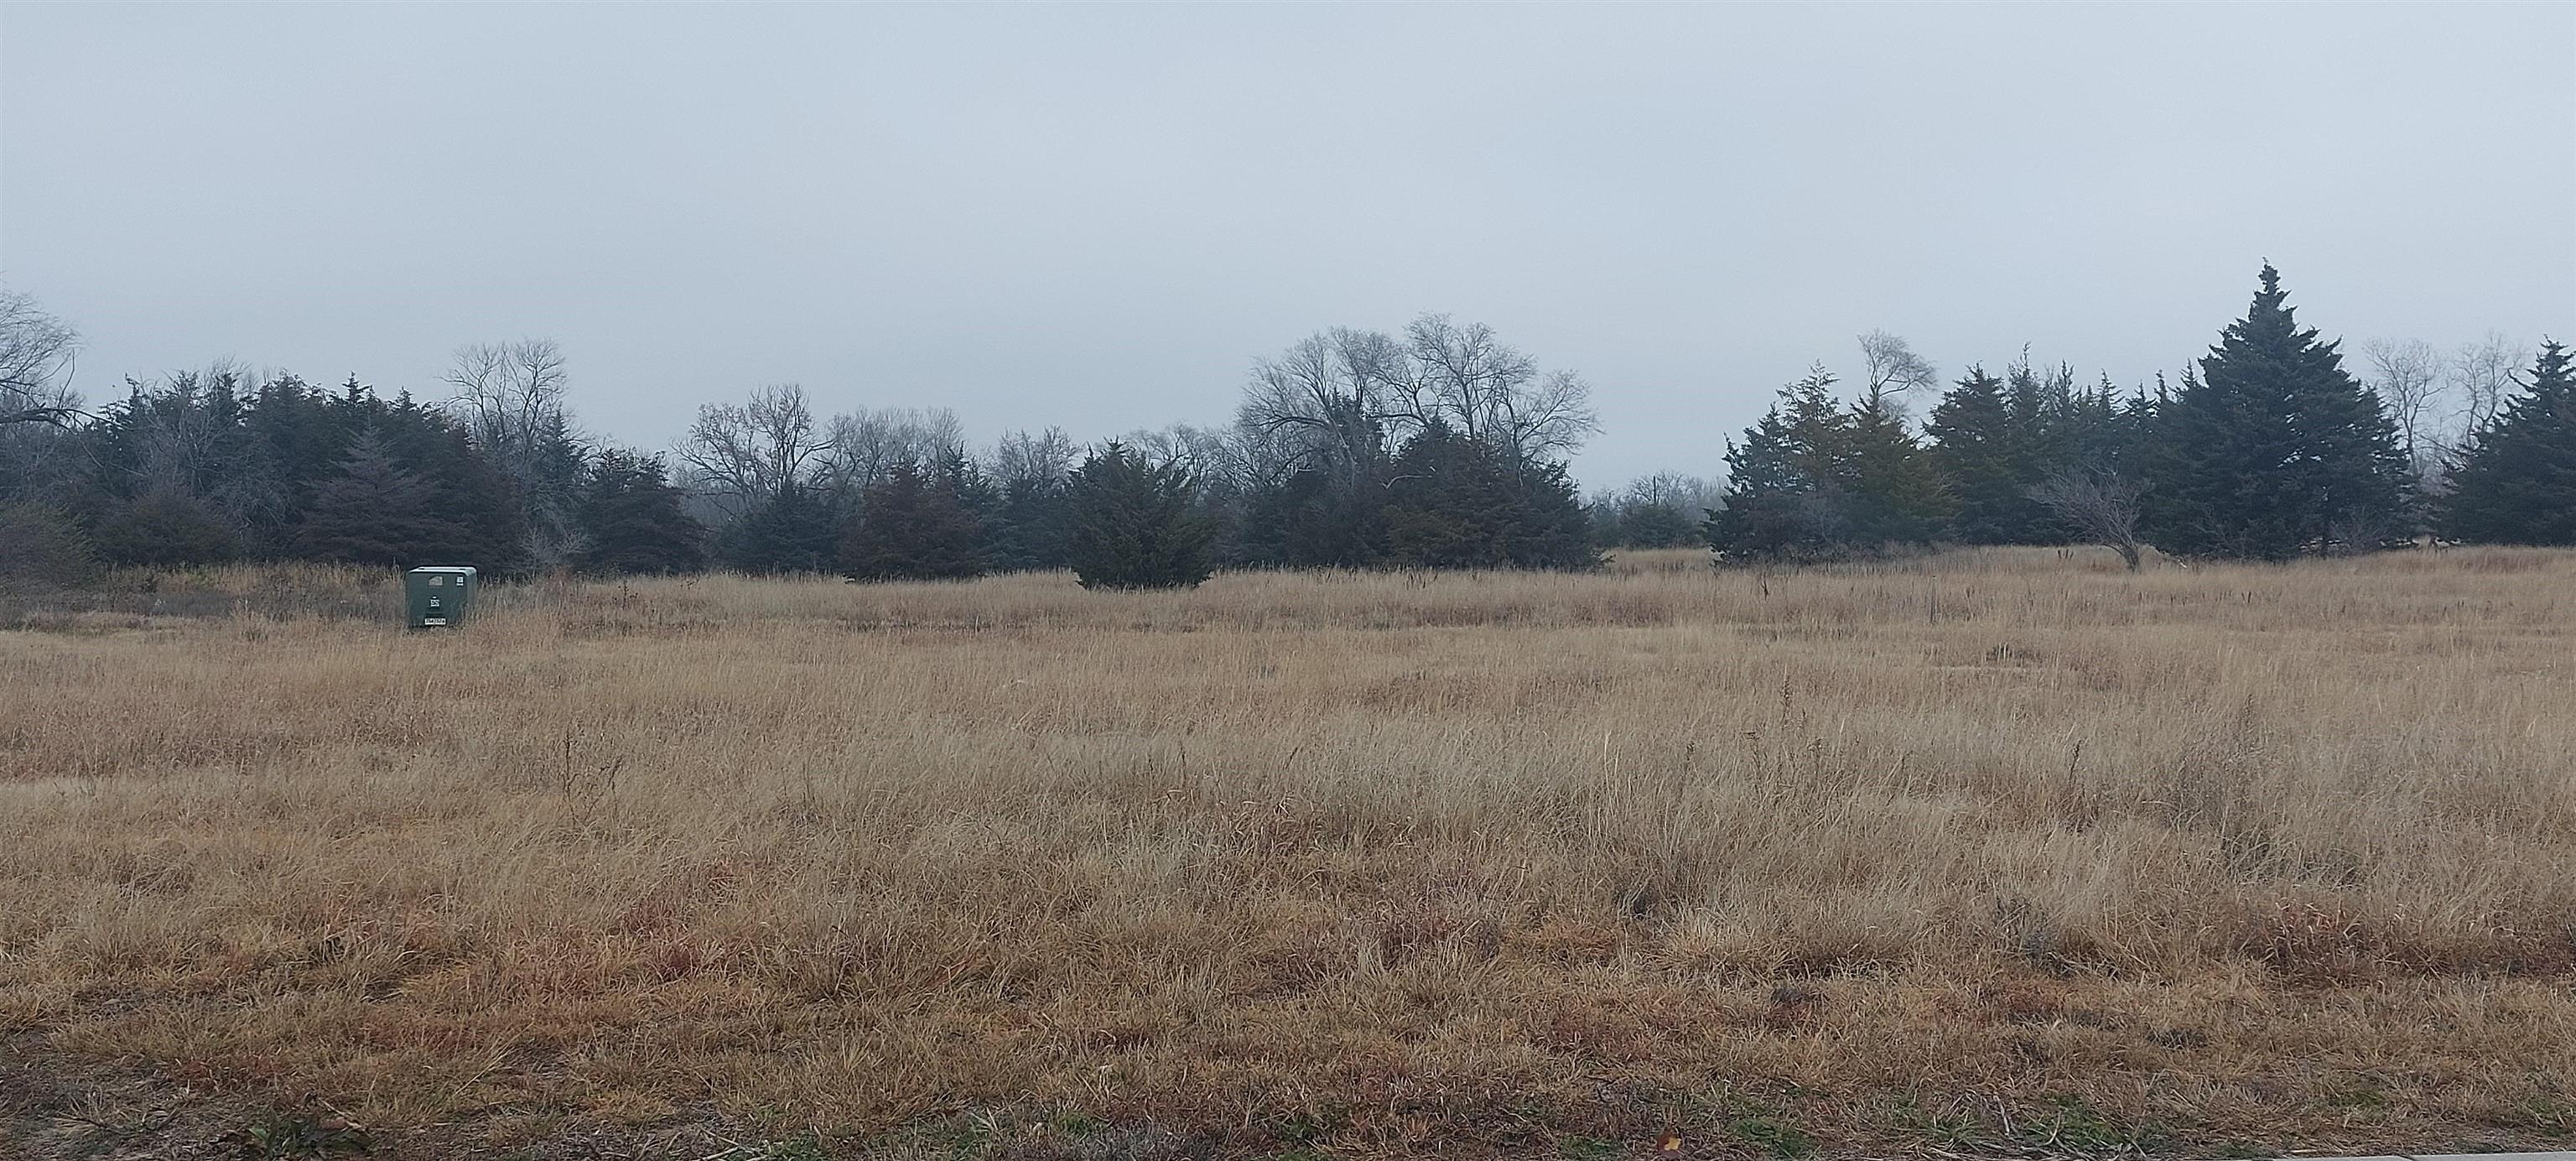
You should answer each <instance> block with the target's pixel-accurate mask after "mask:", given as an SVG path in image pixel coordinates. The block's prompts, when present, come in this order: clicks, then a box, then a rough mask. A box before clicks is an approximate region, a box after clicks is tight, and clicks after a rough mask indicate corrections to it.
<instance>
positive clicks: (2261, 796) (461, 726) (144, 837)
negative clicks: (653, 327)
mask: <svg viewBox="0 0 2576 1161" xmlns="http://www.w3.org/2000/svg"><path fill="white" fill-rule="evenodd" d="M287 581H295V582H296V583H301V584H304V585H305V586H306V587H307V588H315V589H318V588H324V587H330V586H329V585H324V584H318V583H317V582H315V581H313V579H312V578H311V577H309V576H308V577H304V578H302V579H301V580H300V581H297V579H296V578H292V577H283V576H282V574H280V573H278V572H277V571H276V570H259V569H244V570H236V571H233V572H228V573H222V574H216V575H211V576H200V577H196V578H170V579H169V580H167V581H166V582H164V583H163V584H162V585H159V586H156V589H157V590H158V593H159V594H160V595H168V594H171V593H173V592H177V593H180V594H183V595H184V594H188V593H193V594H196V595H195V596H194V597H190V598H188V600H189V602H192V603H188V607H189V608H191V609H195V608H201V607H206V606H214V607H221V606H222V605H223V602H222V601H221V600H217V599H211V598H208V597H207V594H214V595H215V596H216V597H221V596H224V595H227V594H230V595H233V596H237V597H239V599H238V600H236V601H234V602H233V606H232V607H233V609H234V611H233V612H231V613H229V614H224V615H212V616H171V615H166V614H156V613H154V612H153V610H152V608H151V607H150V605H149V604H148V603H142V604H135V605H133V606H132V607H119V608H93V609H92V610H91V611H87V612H77V613H70V612H67V613H61V614H40V613H28V614H26V615H25V616H24V617H23V618H22V623H24V624H27V625H30V626H33V627H32V628H29V629H27V630H24V631H18V632H10V633H5V634H0V694H5V696H0V881H5V882H6V883H7V884H8V888H7V891H6V894H5V899H0V1031H6V1032H8V1033H9V1034H11V1035H12V1036H13V1038H14V1039H13V1041H12V1042H13V1043H15V1044H19V1045H29V1046H33V1050H35V1051H41V1052H44V1053H49V1054H58V1055H59V1056H60V1057H61V1058H62V1059H64V1060H78V1061H82V1062H86V1063H91V1064H95V1063H99V1062H123V1063H126V1064H130V1065H132V1066H133V1067H135V1068H137V1069H138V1070H141V1069H149V1070H153V1071H155V1072H157V1073H159V1074H161V1075H165V1076H169V1077H173V1078H176V1079H180V1080H184V1081H187V1082H190V1083H193V1084H198V1085H204V1086H211V1087H214V1088H218V1089H226V1090H233V1091H240V1092H249V1093H260V1094H273V1095H276V1096H277V1097H279V1098H280V1099H287V1098H288V1097H291V1096H299V1095H302V1094H317V1093H318V1094H327V1095H328V1097H329V1099H330V1100H332V1101H333V1102H335V1107H339V1108H344V1109H347V1110H349V1112H350V1113H351V1114H353V1115H356V1116H359V1117H360V1118H362V1119H363V1120H365V1121H366V1123H368V1124H369V1125H371V1126H374V1127H375V1128H376V1131H377V1133H378V1134H379V1137H380V1139H384V1138H386V1135H387V1134H389V1133H393V1134H398V1133H399V1132H400V1131H401V1130H402V1129H404V1128H405V1127H422V1126H451V1127H452V1126H455V1125H458V1124H467V1125H472V1126H476V1131H477V1132H479V1133H482V1134H484V1135H485V1136H487V1137H488V1138H489V1140H490V1141H491V1142H492V1143H494V1144H495V1146H496V1147H497V1146H501V1145H508V1144H513V1143H524V1142H526V1141H529V1140H537V1139H541V1138H543V1137H544V1135H545V1134H546V1133H548V1132H550V1131H554V1129H555V1127H557V1126H560V1125H561V1124H564V1123H569V1122H571V1121H578V1122H581V1123H632V1124H643V1123H654V1122H657V1121H668V1120H670V1119H672V1118H683V1117H689V1116H701V1115H721V1116H724V1117H729V1118H734V1119H736V1120H739V1121H741V1122H743V1123H756V1124H761V1125H767V1126H770V1127H772V1128H774V1129H776V1130H777V1131H779V1132H780V1133H787V1132H791V1131H797V1130H815V1131H819V1132H820V1133H822V1134H824V1139H828V1140H839V1141H851V1140H860V1139H868V1138H871V1137H874V1138H877V1139H893V1138H886V1137H884V1136H883V1135H885V1134H895V1135H896V1137H897V1138H900V1137H901V1136H902V1135H903V1134H915V1135H918V1134H920V1133H922V1132H925V1131H926V1130H925V1129H924V1128H923V1127H924V1126H940V1125H950V1126H953V1125H958V1124H967V1125H982V1126H984V1127H983V1128H982V1129H978V1130H976V1132H978V1133H982V1134H983V1135H982V1136H974V1135H973V1134H969V1136H970V1137H973V1140H975V1141H984V1142H986V1143H987V1144H990V1141H989V1140H988V1138H990V1137H991V1136H992V1134H991V1132H990V1130H991V1129H992V1127H993V1126H995V1125H999V1124H1003V1123H1005V1122H1006V1121H1008V1123H1019V1124H1036V1125H1042V1126H1047V1127H1046V1128H1045V1129H1044V1131H1045V1132H1047V1133H1053V1134H1055V1135H1057V1136H1064V1135H1066V1134H1067V1133H1068V1130H1066V1129H1065V1128H1064V1125H1066V1124H1069V1123H1071V1124H1078V1125H1082V1126H1095V1127H1106V1128H1104V1129H1103V1131H1108V1130H1109V1129H1116V1130H1117V1131H1121V1132H1133V1131H1141V1130H1142V1129H1145V1128H1151V1129H1152V1130H1153V1131H1154V1132H1157V1133H1162V1134H1167V1135H1169V1136H1170V1137H1171V1138H1174V1139H1189V1140H1200V1141H1217V1142H1222V1143H1225V1144H1227V1145H1228V1146H1230V1147H1237V1148H1242V1149H1254V1150H1262V1149H1266V1150H1272V1151H1284V1150H1289V1149H1295V1148H1305V1149H1313V1150H1317V1151H1321V1152H1325V1153H1330V1154H1334V1155H1353V1156H1367V1155H1376V1156H1394V1155H1419V1154H1427V1153H1441V1152H1447V1153H1456V1154H1461V1155H1465V1154H1473V1153H1479V1152H1489V1151H1491V1150H1494V1149H1497V1148H1508V1149H1521V1148H1527V1149H1540V1150H1545V1149H1557V1148H1566V1149H1572V1148H1577V1147H1589V1146H1583V1145H1582V1144H1581V1143H1583V1142H1598V1143H1607V1144H1606V1145H1605V1147H1613V1148H1628V1147H1633V1146H1638V1145H1640V1144H1643V1145H1652V1144H1654V1143H1655V1142H1656V1141H1658V1140H1660V1139H1661V1137H1662V1136H1663V1135H1664V1134H1666V1133H1668V1132H1670V1133H1678V1134H1683V1135H1685V1136H1687V1138H1688V1140H1689V1141H1690V1142H1691V1143H1692V1147H1694V1148H1696V1147H1700V1146H1702V1145H1706V1144H1708V1143H1710V1142H1718V1143H1721V1144H1722V1145H1723V1147H1724V1148H1726V1149H1731V1150H1736V1151H1749V1152H1756V1153H1759V1152H1765V1151H1769V1152H1786V1153H1795V1152H1802V1151H1805V1150H1807V1149H1809V1148H1869V1149H1880V1150H1894V1151H1903V1150H1906V1149H1910V1148H1925V1149H1936V1148H1937V1149H1951V1150H1959V1149H1973V1148H1989V1147H2012V1148H2037V1149H2056V1150H2060V1151H2071V1152H2106V1151H2119V1150H2122V1149H2132V1148H2165V1147H2177V1148H2195V1149H2215V1148H2220V1147H2223V1146H2226V1145H2228V1144H2229V1143H2244V1144H2249V1145H2260V1146H2262V1147H2288V1146H2290V1145H2310V1146H2325V1147H2341V1148H2347V1149H2351V1150H2353V1151H2370V1150H2375V1149H2381V1148H2390V1147H2397V1146H2406V1147H2409V1148H2424V1147H2430V1144H2460V1143H2498V1144H2503V1143H2532V1144H2540V1143H2547V1142H2549V1141H2552V1140H2554V1139H2559V1138H2561V1137H2562V1136H2563V1135H2564V1134H2567V1133H2569V1132H2570V1131H2571V1129H2576V1112H2571V1105H2570V1083H2571V1081H2570V1078H2571V1077H2576V992H2571V983H2576V857H2571V855H2570V852H2571V851H2576V712H2571V711H2576V554H2552V553H2544V552H2511V551H2474V552H2472V551H2455V552H2449V553H2441V554H2407V555H2399V556H2388V557H2381V558H2371V559H2363V560H2357V561H2322V562H2314V563H2309V564H2302V565H2297V566H2289V567H2272V568H2253V567H2244V568H2229V567H2218V568H2199V569H2183V568H2180V567H2172V566H2168V567H2164V568H2161V569H2156V570H2152V571H2150V572H2148V573H2146V574H2143V575H2137V576H2131V575H2127V574H2124V573H2121V572H2119V571H2118V570H2117V567H2116V564H2115V563H2114V562H2111V561H2109V560H2108V559H2107V558H2098V559H2097V558H2096V557H2095V556H2094V555H2093V554H2091V553H2088V552H2069V553H2057V552H2049V551H2040V552H2030V551H2021V552H1987V553H1961V554H1955V555H1951V556H1945V557H1941V558H1937V559H1933V560H1929V561H1918V562H1910V563H1906V564H1900V565H1883V566H1875V567H1868V568H1850V569H1833V570H1808V571H1803V572H1779V573H1754V572H1743V573H1717V572H1713V571H1711V570H1708V569H1707V568H1705V566H1704V565H1703V564H1701V563H1700V558H1699V557H1697V556H1696V555H1694V554H1669V555H1652V554H1649V555H1646V556H1643V557H1638V558H1632V559H1630V560H1629V561H1626V562H1622V563H1620V564H1617V565H1615V566H1614V567H1613V568H1612V569H1610V570H1608V571H1606V572H1604V573H1601V574H1595V575H1583V576H1539V575H1497V574H1487V575H1458V576H1421V575H1404V574H1370V575H1308V574H1275V575H1230V576H1224V577H1220V578H1218V579H1217V580H1216V581H1214V582H1212V583H1210V584H1209V585H1208V586H1206V587H1205V588H1203V589H1201V590H1199V591H1196V592H1191V593H1181V594H1163V595H1139V594H1122V595H1109V594H1095V593H1086V592H1083V591H1081V590H1080V589H1078V588H1077V587H1075V586H1074V584H1073V583H1072V581H1071V580H1070V578H1068V577H1063V576H1054V575H1045V576H1016V577H1004V578H994V579H989V580H985V581H980V582H974V583H969V584H958V585H886V586H869V587H860V586H851V585H845V584H840V583H837V582H831V581H819V580H817V581H776V580H750V579H741V578H704V579H699V580H668V581H651V582H634V583H628V584H581V583H560V582H559V583H553V584H531V585H523V586H517V587H513V588H508V589H498V590H495V591H494V592H493V593H492V594H491V601H490V608H489V610H488V612H487V614H486V615H485V616H484V617H483V618H482V619H480V620H478V621H477V622H476V623H474V624H473V625H472V626H471V627H470V628H469V629H467V630H466V631H463V632H459V633H452V634H422V635H407V634H404V633H402V632H400V631H399V630H398V628H396V624H397V622H396V620H395V618H394V616H393V615H392V609H391V598H390V596H389V595H387V596H386V597H385V601H384V603H386V604H387V606H388V608H387V616H386V617H385V618H384V619H383V620H381V621H371V620H363V619H351V618H348V617H346V616H337V615H302V614H298V613H296V612H294V611H293V610H291V609H280V610H274V611H275V612H277V613H279V614H280V615H268V614H266V613H262V612H260V611H257V609H258V607H259V606H258V601H257V597H256V594H257V593H258V592H260V591H261V590H263V589H264V588H266V587H268V586H269V585H271V584H275V583H285V582H287ZM332 583H334V584H342V583H345V584H346V585H347V586H350V587H351V591H350V593H346V594H340V595H337V596H333V597H331V598H330V599H329V602H327V607H328V608H329V609H330V610H331V611H333V612H335V613H345V611H346V610H347V609H348V608H350V607H359V608H363V607H365V606H366V605H367V601H368V599H369V598H367V597H365V596H364V595H363V593H364V592H365V591H366V590H360V589H357V588H355V587H354V586H356V585H357V584H358V583H359V582H358V580H357V578H354V577H344V578H338V579H336V580H334V581H333V582H332ZM173 599H177V598H175V597H174V598H173ZM961 1118H962V1119H961ZM977 1118H981V1119H980V1120H979V1119H977ZM997 1118H998V1119H997ZM1009 1118H1017V1120H1016V1121H1009ZM1067 1118H1072V1120H1071V1121H1068V1120H1067ZM941 1139H942V1140H947V1139H948V1138H941ZM960 1139H963V1138H960ZM1158 1139H1159V1138H1158ZM2428 1143H2429V1144H2428ZM942 1147H943V1148H945V1147H948V1146H946V1145H943V1146H942Z"/></svg>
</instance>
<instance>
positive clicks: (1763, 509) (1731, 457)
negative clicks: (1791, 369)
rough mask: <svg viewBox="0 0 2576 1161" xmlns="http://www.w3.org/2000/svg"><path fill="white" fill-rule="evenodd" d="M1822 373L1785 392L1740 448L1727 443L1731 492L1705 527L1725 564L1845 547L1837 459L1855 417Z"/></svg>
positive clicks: (1728, 489)
mask: <svg viewBox="0 0 2576 1161" xmlns="http://www.w3.org/2000/svg"><path fill="white" fill-rule="evenodd" d="M1833 388H1834V377H1833V375H1832V373H1830V372H1828V371H1826V370H1825V369H1824V367H1822V366H1817V367H1814V368H1811V369H1809V371H1808V372H1807V375H1806V377H1805V378H1803V379H1800V380H1798V381H1797V382H1794V383H1791V384H1789V385H1788V386H1786V387H1783V388H1781V389H1780V397H1779V399H1778V400H1777V401H1776V402H1774V403H1773V404H1772V405H1771V409H1770V410H1769V411H1767V412H1765V413H1764V414H1763V416H1762V419H1761V421H1760V422H1757V423H1755V424H1754V425H1753V426H1752V427H1750V428H1747V429H1745V432H1744V439H1743V442H1741V443H1738V442H1736V441H1734V440H1729V441H1727V445H1726V493H1725V495H1724V497H1723V498H1722V500H1721V503H1720V505H1719V507H1718V508H1717V509H1716V510H1714V511H1712V512H1710V513H1709V516H1708V520H1707V523H1706V524H1705V525H1704V526H1703V527H1704V530H1705V531H1706V533H1707V535H1708V541H1709V546H1710V547H1711V548H1713V549H1715V550H1716V552H1717V554H1718V555H1719V556H1720V557H1722V558H1730V559H1744V558H1759V557H1789V558H1796V557H1821V556H1827V555H1831V554H1833V553H1835V552H1837V551H1839V550H1840V549H1841V548H1842V547H1843V546H1845V545H1847V544H1848V543H1849V542H1850V540H1849V534H1848V528H1847V522H1846V521H1845V519H1844V516H1843V511H1842V503H1841V487H1840V483H1839V480H1838V476H1839V469H1838V467H1837V464H1836V457H1837V454H1838V451H1839V449H1840V448H1841V447H1842V445H1843V443H1844V442H1845V439H1846V437H1847V434H1848V432H1849V429H1850V426H1851V417H1850V416H1849V415H1847V414H1845V413H1844V411H1843V409H1842V406H1841V404H1839V403H1837V402H1836V401H1835V400H1834V396H1833Z"/></svg>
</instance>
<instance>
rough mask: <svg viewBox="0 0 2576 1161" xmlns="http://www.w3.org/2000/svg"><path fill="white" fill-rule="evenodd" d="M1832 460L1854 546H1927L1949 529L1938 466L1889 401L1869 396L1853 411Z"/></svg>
mask: <svg viewBox="0 0 2576 1161" xmlns="http://www.w3.org/2000/svg"><path fill="white" fill-rule="evenodd" d="M1835 461H1836V462H1835V465H1834V467H1835V476H1836V482H1837V484H1838V485H1839V486H1840V490H1841V493H1842V497H1843V504H1844V507H1845V516H1844V523H1845V524H1846V526H1847V527H1848V529H1849V531H1848V533H1847V535H1848V536H1850V537H1851V539H1852V542H1853V543H1855V544H1857V545H1860V546H1863V547H1874V546H1879V545H1888V544H1929V543H1931V542H1932V540H1933V539H1934V538H1936V537H1938V536H1940V535H1941V533H1942V531H1943V530H1944V528H1945V527H1946V525H1947V524H1948V522H1949V518H1950V512H1951V501H1950V494H1949V489H1948V487H1947V486H1946V485H1945V484H1944V483H1943V481H1942V479H1941V470H1940V467H1939V465H1938V464H1936V463H1935V462H1934V461H1933V459H1932V457H1931V456H1930V455H1929V454H1927V453H1926V452H1925V451H1924V449H1923V445H1922V444H1921V442H1919V441H1917V440H1916V439H1915V438H1914V433H1913V432H1912V431H1911V430H1908V429H1907V427H1906V425H1905V414H1904V412H1902V411H1900V410H1898V409H1897V408H1896V407H1894V406H1893V404H1892V401H1891V400H1888V399H1886V398H1884V397H1883V396H1878V395H1871V396H1869V397H1867V398H1864V399H1863V400H1861V402H1860V403H1859V404H1858V405H1857V406H1855V407H1853V408H1852V416H1851V422H1850V424H1849V425H1848V426H1847V427H1846V428H1845V429H1844V437H1843V445H1842V447H1841V449H1839V454H1838V455H1837V456H1836V457H1835Z"/></svg>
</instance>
